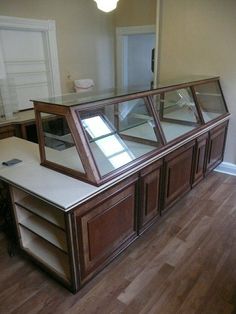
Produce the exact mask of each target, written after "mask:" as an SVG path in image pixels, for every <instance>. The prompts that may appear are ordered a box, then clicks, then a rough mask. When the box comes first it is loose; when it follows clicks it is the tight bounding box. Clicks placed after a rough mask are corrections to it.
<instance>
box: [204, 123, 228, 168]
mask: <svg viewBox="0 0 236 314" xmlns="http://www.w3.org/2000/svg"><path fill="white" fill-rule="evenodd" d="M227 127H228V122H226V123H224V124H222V125H219V126H217V127H216V128H214V129H212V130H211V131H210V139H209V148H208V155H207V173H208V172H210V171H211V170H212V169H214V168H215V167H216V166H218V165H219V164H220V163H221V162H222V161H223V157H224V148H225V139H226V134H227Z"/></svg>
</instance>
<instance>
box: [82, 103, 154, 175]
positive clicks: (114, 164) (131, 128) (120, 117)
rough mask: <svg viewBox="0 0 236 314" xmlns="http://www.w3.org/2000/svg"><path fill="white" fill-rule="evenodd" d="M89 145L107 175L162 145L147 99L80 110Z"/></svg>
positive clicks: (97, 162)
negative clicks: (97, 108)
mask: <svg viewBox="0 0 236 314" xmlns="http://www.w3.org/2000/svg"><path fill="white" fill-rule="evenodd" d="M77 114H78V115H80V118H81V120H82V124H83V127H84V129H85V133H86V135H87V138H88V141H89V145H90V148H91V151H92V154H93V156H94V159H95V161H96V164H97V166H98V169H99V171H100V174H101V175H102V176H103V175H105V174H108V173H109V172H111V171H113V170H115V169H118V168H119V167H121V166H123V165H126V164H128V163H129V162H131V161H133V160H135V159H137V158H139V157H141V156H143V155H145V154H147V153H149V152H151V151H153V150H154V149H156V148H157V147H159V146H160V140H159V138H158V136H157V135H156V131H155V125H154V121H153V118H152V116H151V115H150V114H149V112H148V109H147V105H146V103H145V101H144V100H143V99H136V100H131V101H126V102H122V103H119V104H115V105H104V106H103V107H102V108H100V109H99V110H90V111H89V112H88V111H86V112H84V111H83V112H79V109H77Z"/></svg>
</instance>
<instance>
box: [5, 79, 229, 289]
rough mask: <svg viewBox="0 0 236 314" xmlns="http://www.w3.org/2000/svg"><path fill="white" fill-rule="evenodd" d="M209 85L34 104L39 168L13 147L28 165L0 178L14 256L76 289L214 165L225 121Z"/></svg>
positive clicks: (30, 147)
mask: <svg viewBox="0 0 236 314" xmlns="http://www.w3.org/2000/svg"><path fill="white" fill-rule="evenodd" d="M208 84H210V88H209V92H207V86H208ZM219 86H220V85H219V79H218V78H208V79H204V80H196V81H191V82H190V81H189V82H185V83H181V84H175V85H170V86H166V87H160V88H158V89H156V90H148V91H145V90H144V91H142V92H130V93H126V94H125V93H124V94H114V93H112V94H109V95H107V96H106V97H105V96H104V95H103V96H100V97H99V96H98V95H90V96H87V98H81V96H78V95H76V96H75V95H73V96H70V97H72V98H68V97H66V98H64V97H61V98H60V99H58V98H57V99H54V102H52V100H50V103H49V102H47V101H35V111H36V119H37V128H38V134H39V140H40V141H39V146H40V157H41V164H42V165H43V166H46V167H40V166H39V165H38V160H39V156H38V155H37V156H36V151H37V150H36V148H38V147H36V146H35V145H36V144H33V143H29V142H26V141H23V140H21V141H23V142H21V143H20V145H21V146H22V150H23V149H24V148H23V147H24V145H26V144H24V143H27V149H26V148H25V150H24V151H25V152H27V154H29V153H30V151H32V156H31V159H30V156H28V155H26V156H25V157H24V155H22V159H23V161H25V162H23V163H21V164H20V165H18V166H17V168H15V169H13V170H15V171H13V170H12V169H4V170H3V171H1V169H0V179H2V180H4V181H5V182H7V183H8V184H9V185H10V187H11V198H12V204H13V209H14V216H15V222H16V226H17V232H18V238H19V244H20V247H21V249H22V250H23V251H24V252H25V253H26V254H27V255H28V256H30V257H31V258H32V260H34V261H35V262H36V263H37V264H38V265H40V266H41V267H42V268H43V269H45V270H46V271H47V272H49V273H50V274H52V275H53V276H54V277H55V278H57V279H58V280H59V281H60V282H61V283H62V284H64V285H65V286H66V287H67V288H69V289H70V290H71V291H73V292H76V291H78V290H79V289H81V288H82V287H83V285H85V284H86V283H87V282H88V281H89V280H90V279H91V278H92V277H93V276H95V275H96V274H97V273H98V272H99V271H100V270H101V269H103V268H104V267H105V266H106V265H107V264H108V263H109V262H110V261H112V260H113V259H114V258H115V257H116V256H117V255H118V254H120V252H122V251H123V250H124V249H125V248H126V247H127V246H128V245H130V244H131V243H132V242H133V241H135V239H137V238H138V237H139V236H140V235H141V234H142V233H143V232H145V230H147V229H148V228H149V227H150V226H151V225H152V224H153V223H154V222H156V221H157V220H159V221H160V222H161V218H162V215H164V214H165V212H166V210H167V209H169V208H170V207H171V206H172V205H173V204H174V203H175V202H177V201H178V200H179V199H180V198H181V197H182V196H183V195H184V194H185V193H187V192H188V191H189V190H190V189H192V188H193V187H194V186H195V185H196V184H197V183H198V182H200V181H201V180H202V179H204V177H205V176H206V175H207V174H208V173H209V172H210V171H212V170H213V169H214V167H216V166H217V165H218V164H219V163H220V162H221V161H222V159H223V155H224V149H225V140H226V134H227V127H228V119H229V113H228V110H227V107H226V105H225V102H224V98H223V95H222V92H221V89H220V87H219ZM73 97H78V98H73ZM83 97H84V96H83ZM199 97H201V98H199ZM198 99H199V101H198ZM212 99H217V105H216V110H215V109H214V106H213V100H212ZM72 100H73V101H72ZM48 101H49V100H48ZM208 104H209V106H208ZM202 108H204V109H202ZM45 114H46V115H45ZM97 117H98V118H97ZM94 118H96V119H95V120H93V119H94ZM121 118H122V119H121ZM90 119H92V120H90ZM96 130H98V131H99V132H100V133H99V132H98V133H96V132H97V131H96ZM104 130H105V131H104ZM93 132H95V133H93ZM109 138H110V139H112V141H111V142H109ZM107 139H108V142H107ZM103 140H105V146H103V145H102V144H101V143H103V144H104V142H103ZM19 141H20V140H19ZM1 142H2V141H0V149H3V150H4V149H5V147H6V146H4V145H5V144H4V143H5V142H3V143H1ZM15 149H16V152H19V147H18V146H17V145H16V144H15ZM110 153H111V155H110ZM11 154H12V152H11ZM122 154H125V156H126V157H124V159H123V157H122V156H124V155H122ZM127 156H128V157H129V158H128V157H127ZM113 157H117V159H116V161H115V162H116V163H117V164H116V163H115V162H114V160H113V159H112V158H113ZM0 158H1V157H0ZM4 158H6V156H5V157H4ZM111 160H112V161H113V162H114V164H112V162H111ZM27 163H28V164H27ZM27 166H28V167H27ZM52 170H56V171H52ZM61 172H62V174H61ZM32 173H33V174H36V173H37V176H35V180H36V183H32V181H30V180H29V176H30V174H32ZM68 175H69V176H68ZM72 177H75V178H76V179H74V178H72Z"/></svg>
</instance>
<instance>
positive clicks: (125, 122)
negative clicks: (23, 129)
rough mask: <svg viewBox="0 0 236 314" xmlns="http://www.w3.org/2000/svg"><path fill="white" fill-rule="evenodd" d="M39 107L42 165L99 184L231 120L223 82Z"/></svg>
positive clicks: (72, 98)
mask: <svg viewBox="0 0 236 314" xmlns="http://www.w3.org/2000/svg"><path fill="white" fill-rule="evenodd" d="M34 107H35V113H36V122H37V128H38V134H39V145H40V155H41V164H42V165H44V166H47V167H49V168H52V169H54V170H57V171H60V172H63V173H65V174H68V175H71V176H74V177H76V178H79V179H81V180H84V181H87V182H89V183H91V184H95V185H100V184H102V183H104V182H106V181H108V180H111V179H112V178H114V176H116V175H119V174H121V173H123V172H125V171H127V170H129V169H131V168H132V167H135V166H137V165H139V164H141V163H142V162H144V161H146V160H148V159H149V158H151V157H153V156H156V155H158V154H159V153H160V152H163V151H164V150H165V148H166V147H170V145H172V144H173V145H174V144H176V143H177V142H179V141H182V140H183V139H186V138H188V137H189V136H190V135H192V134H194V132H197V131H198V129H199V128H201V127H202V126H204V125H208V124H210V123H212V122H214V121H217V119H219V118H221V117H222V116H224V115H228V110H227V107H226V104H225V101H224V97H223V94H222V91H221V87H220V83H219V78H205V79H198V80H194V81H185V82H183V81H182V82H180V83H178V84H176V83H175V84H174V85H173V86H171V85H167V86H162V87H160V88H157V89H152V90H145V89H140V88H139V89H136V90H129V91H117V90H113V91H109V92H107V93H87V94H86V95H84V94H83V95H79V94H68V95H64V96H60V97H54V98H50V99H44V100H37V101H34ZM45 113H47V114H48V115H47V116H46V117H45Z"/></svg>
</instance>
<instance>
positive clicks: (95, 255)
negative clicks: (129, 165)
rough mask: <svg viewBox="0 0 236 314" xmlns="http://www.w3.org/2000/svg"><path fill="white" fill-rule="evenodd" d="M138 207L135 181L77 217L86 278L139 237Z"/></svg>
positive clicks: (82, 270)
mask: <svg viewBox="0 0 236 314" xmlns="http://www.w3.org/2000/svg"><path fill="white" fill-rule="evenodd" d="M94 204H96V202H94ZM135 207H136V206H135V184H134V183H133V184H132V185H131V186H128V187H125V189H123V190H121V191H120V192H118V193H117V194H113V195H112V194H111V195H109V197H108V198H107V199H105V200H103V201H102V202H101V203H99V204H97V205H96V206H95V207H91V208H90V209H89V210H88V211H87V212H85V213H84V214H83V215H81V216H78V217H77V226H78V232H80V236H79V246H80V248H81V250H80V252H81V255H80V260H81V266H82V267H81V277H82V281H83V280H86V279H87V278H88V277H89V276H90V275H92V274H93V273H95V272H97V271H98V270H99V269H100V268H102V267H103V266H104V265H105V264H106V263H108V262H109V260H111V259H112V258H113V257H114V256H115V255H117V254H118V253H119V251H121V250H122V248H123V246H124V247H125V246H127V245H128V244H129V243H130V241H132V239H134V238H135V237H136V236H137V223H136V221H137V218H136V208H135Z"/></svg>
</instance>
